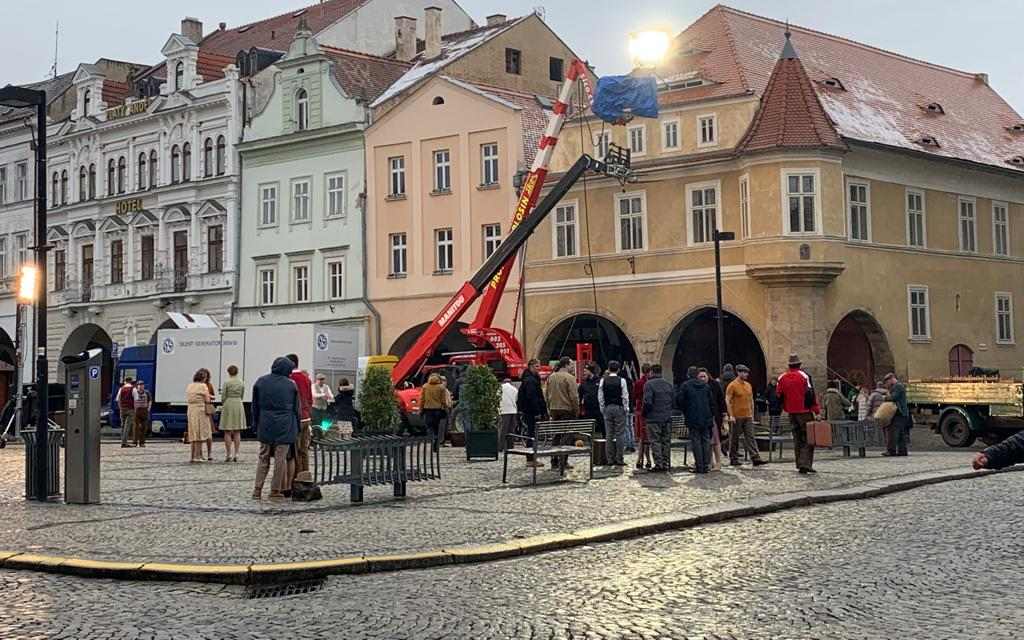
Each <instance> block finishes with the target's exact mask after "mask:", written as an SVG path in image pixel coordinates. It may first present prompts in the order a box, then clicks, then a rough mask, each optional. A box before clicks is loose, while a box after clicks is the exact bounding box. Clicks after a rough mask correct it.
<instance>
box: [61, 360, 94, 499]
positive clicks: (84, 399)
mask: <svg viewBox="0 0 1024 640" xmlns="http://www.w3.org/2000/svg"><path fill="white" fill-rule="evenodd" d="M61 362H62V363H63V364H64V374H65V389H66V402H67V406H66V407H65V408H66V413H65V418H66V425H65V432H66V445H65V449H64V483H65V484H64V501H65V502H67V503H69V504H96V503H98V502H99V501H100V408H101V407H100V403H101V400H100V399H101V398H102V391H103V390H102V387H103V382H102V381H103V376H102V375H101V374H102V371H103V350H102V349H89V350H88V351H84V352H82V353H79V354H76V355H72V356H66V357H64V358H61Z"/></svg>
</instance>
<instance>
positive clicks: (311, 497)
mask: <svg viewBox="0 0 1024 640" xmlns="http://www.w3.org/2000/svg"><path fill="white" fill-rule="evenodd" d="M323 497H324V496H323V493H322V492H321V491H320V487H319V486H317V485H316V484H313V483H312V482H303V481H301V480H293V481H292V501H293V502H315V501H317V500H320V499H322V498H323Z"/></svg>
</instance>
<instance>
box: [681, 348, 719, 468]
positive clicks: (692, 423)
mask: <svg viewBox="0 0 1024 640" xmlns="http://www.w3.org/2000/svg"><path fill="white" fill-rule="evenodd" d="M690 369H691V370H693V369H694V367H690ZM687 376H688V377H689V379H688V380H687V381H686V382H684V383H683V385H682V386H681V387H680V388H679V391H678V392H677V393H676V408H677V409H679V410H680V411H682V412H683V417H684V418H685V419H686V426H687V428H688V429H689V432H690V446H691V447H693V460H694V465H695V466H694V472H695V473H700V474H704V473H708V472H709V471H710V470H711V429H712V428H713V427H714V424H715V418H714V413H713V411H712V408H711V406H712V404H713V400H712V397H711V388H710V387H709V386H708V374H707V373H705V372H703V371H702V372H700V373H699V374H697V375H696V376H693V377H690V371H689V370H688V371H687Z"/></svg>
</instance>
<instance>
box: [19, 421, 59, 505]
mask: <svg viewBox="0 0 1024 640" xmlns="http://www.w3.org/2000/svg"><path fill="white" fill-rule="evenodd" d="M21 437H22V439H23V440H24V441H25V497H26V498H29V497H31V496H33V495H34V494H35V491H34V489H33V486H32V479H33V478H34V477H35V475H36V474H35V469H36V460H35V458H36V456H35V451H36V430H35V429H22V431H21ZM63 446H64V430H63V429H60V428H58V427H54V426H51V427H50V430H49V433H48V435H47V438H46V448H47V457H48V462H47V464H46V472H47V475H48V476H49V477H48V478H47V479H46V493H47V495H48V496H49V497H51V498H53V497H56V496H59V495H60V450H61V448H63Z"/></svg>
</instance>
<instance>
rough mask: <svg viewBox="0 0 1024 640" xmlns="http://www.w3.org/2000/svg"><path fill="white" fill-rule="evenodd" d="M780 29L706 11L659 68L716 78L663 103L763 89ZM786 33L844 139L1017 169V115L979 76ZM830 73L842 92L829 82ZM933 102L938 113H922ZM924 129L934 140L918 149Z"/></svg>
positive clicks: (797, 30) (809, 34) (741, 15)
mask: <svg viewBox="0 0 1024 640" xmlns="http://www.w3.org/2000/svg"><path fill="white" fill-rule="evenodd" d="M785 30H786V25H784V24H783V23H781V22H779V21H777V20H772V19H769V18H763V17H761V16H757V15H754V14H750V13H746V12H743V11H738V10H736V9H732V8H730V7H726V6H722V5H718V6H716V7H714V8H712V9H711V10H710V11H708V12H707V13H706V14H704V15H703V16H702V17H701V18H699V19H698V20H697V21H696V22H694V23H693V24H691V25H690V26H689V27H688V28H687V29H686V30H684V31H683V32H681V33H680V34H679V35H678V36H677V37H676V39H675V41H674V45H673V47H674V48H673V50H674V56H675V58H674V60H673V62H672V63H670V64H669V65H667V67H668V69H667V70H666V71H667V72H668V73H671V72H672V71H674V70H681V71H697V72H698V73H699V75H700V76H701V77H703V78H705V79H707V80H710V81H712V82H713V84H710V85H705V86H702V87H696V88H693V89H681V90H670V91H665V92H663V94H662V96H661V101H662V103H663V104H672V103H678V102H681V101H686V102H688V101H691V100H699V99H707V98H722V97H727V96H737V95H744V94H754V95H763V94H764V92H765V90H766V89H767V87H768V83H769V79H770V78H771V77H772V71H773V70H774V69H775V67H776V64H777V61H778V58H779V53H780V52H781V50H782V47H783V43H784V37H783V34H784V32H785ZM790 30H791V31H792V32H793V38H794V42H795V43H796V44H797V47H798V48H799V53H800V60H801V63H802V65H803V67H804V69H805V73H806V75H807V77H808V78H809V79H810V81H811V86H812V87H813V89H814V91H815V93H816V95H817V97H818V99H819V100H820V102H821V105H822V107H824V110H825V113H826V114H827V115H828V116H829V118H830V119H831V121H832V122H833V123H834V125H835V128H836V130H837V131H838V132H839V134H840V135H841V136H842V137H844V138H846V139H849V140H856V141H861V142H866V143H869V144H876V145H883V146H887V147H894V148H900V149H909V150H913V151H917V152H923V153H927V154H930V155H935V156H941V157H946V158H951V159H958V160H966V161H969V162H973V163H978V164H984V165H989V166H996V167H999V168H1001V169H1006V170H1010V171H1015V172H1022V173H1024V170H1021V169H1015V168H1014V167H1013V166H1012V165H1010V164H1008V163H1007V161H1008V160H1009V159H1010V158H1011V157H1013V156H1015V155H1022V154H1024V137H1022V136H1020V135H1014V134H1012V133H1011V132H1010V131H1009V130H1008V128H1009V127H1012V126H1013V125H1014V124H1016V123H1020V122H1022V121H1024V118H1022V117H1021V116H1020V114H1018V113H1017V112H1016V111H1014V109H1013V108H1012V107H1010V105H1009V104H1007V103H1006V101H1004V100H1003V99H1002V98H1001V97H1000V96H999V94H997V93H996V92H995V91H994V90H993V89H992V88H991V87H989V86H988V84H987V83H986V82H984V81H983V80H981V79H979V78H978V77H977V76H976V74H974V73H969V72H965V71H958V70H956V69H951V68H948V67H943V66H940V65H936V64H932V63H929V62H924V61H921V60H916V59H914V58H909V57H907V56H902V55H899V54H896V53H893V52H890V51H886V50H884V49H879V48H876V47H872V46H869V45H865V44H862V43H859V42H855V41H853V40H848V39H845V38H841V37H838V36H834V35H830V34H827V33H822V32H820V31H815V30H813V29H807V28H804V27H799V26H795V25H790ZM663 75H667V74H665V73H664V72H663ZM830 78H837V79H838V80H839V81H840V83H841V85H842V88H839V87H836V88H831V87H828V86H826V85H825V84H824V81H825V80H827V79H830ZM932 102H937V103H939V104H941V105H942V108H943V111H944V112H945V113H944V114H935V113H932V112H929V111H928V110H927V109H926V108H925V107H926V106H927V105H928V104H929V103H932ZM924 135H928V136H932V137H934V138H936V139H937V140H938V142H939V145H940V146H938V147H932V146H929V147H923V146H921V145H919V144H918V143H917V142H916V141H917V140H918V139H920V138H921V137H922V136H924Z"/></svg>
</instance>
